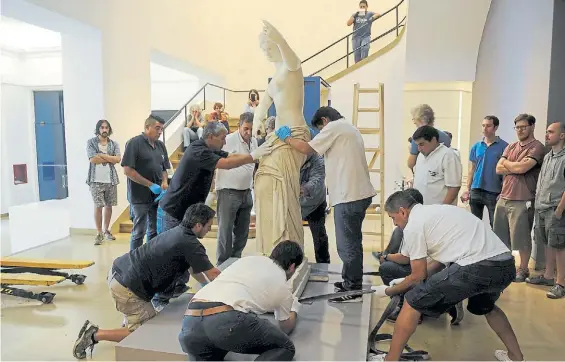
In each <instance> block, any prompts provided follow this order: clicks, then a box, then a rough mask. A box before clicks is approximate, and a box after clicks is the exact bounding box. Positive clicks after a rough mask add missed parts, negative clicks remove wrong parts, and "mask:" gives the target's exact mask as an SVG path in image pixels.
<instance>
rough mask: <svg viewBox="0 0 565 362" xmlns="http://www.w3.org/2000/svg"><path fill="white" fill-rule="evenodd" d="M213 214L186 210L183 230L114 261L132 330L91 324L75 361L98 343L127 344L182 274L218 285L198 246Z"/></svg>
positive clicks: (116, 286)
mask: <svg viewBox="0 0 565 362" xmlns="http://www.w3.org/2000/svg"><path fill="white" fill-rule="evenodd" d="M214 215H215V212H214V210H212V209H211V208H209V207H208V206H206V205H204V204H202V203H199V204H194V205H192V206H190V207H189V208H188V209H187V210H186V213H185V214H184V218H183V220H182V222H181V224H180V225H179V226H177V227H174V228H172V229H170V230H168V231H166V232H164V233H161V234H159V235H157V236H156V237H154V238H153V239H151V242H150V243H145V244H143V245H142V246H140V247H138V248H135V249H133V250H132V251H130V252H129V253H127V254H124V255H122V256H120V257H119V258H117V259H116V260H114V263H113V265H112V267H111V268H110V270H109V272H108V278H107V281H108V286H109V287H110V293H111V294H112V298H114V301H115V303H116V309H117V310H118V311H119V312H121V313H123V314H124V315H125V317H126V319H127V327H124V328H119V329H99V328H98V326H97V325H94V324H92V323H90V322H89V321H86V322H85V323H84V325H83V327H82V329H81V330H80V332H79V336H78V339H77V340H76V342H75V345H74V348H73V355H74V357H75V358H79V359H82V358H85V357H86V350H87V349H90V351H91V353H92V350H93V349H94V345H95V344H97V343H98V342H99V341H112V342H120V341H122V340H123V339H124V338H126V337H127V336H128V335H130V334H131V333H132V332H133V331H134V330H136V329H137V328H138V327H139V326H140V325H142V324H143V323H145V322H147V321H148V320H150V319H151V318H153V317H155V315H157V312H156V311H155V309H154V307H153V304H152V303H151V299H152V298H153V296H154V295H155V294H156V293H163V292H164V291H165V290H166V289H167V288H168V287H169V286H170V285H171V284H172V283H173V282H174V281H175V280H176V278H177V276H178V275H180V274H182V273H185V272H186V271H187V270H190V272H191V274H192V275H193V277H194V278H195V279H196V280H198V281H199V282H200V283H202V284H205V283H206V282H207V280H206V278H207V279H208V280H214V279H215V278H216V277H217V276H218V275H219V274H220V271H219V270H218V269H216V268H214V267H213V266H212V264H211V263H210V260H208V256H207V255H206V249H205V248H204V246H203V245H202V244H201V243H200V241H198V238H203V237H204V236H205V235H206V234H207V233H208V232H209V231H210V228H211V227H212V219H213V218H214ZM202 274H204V275H202Z"/></svg>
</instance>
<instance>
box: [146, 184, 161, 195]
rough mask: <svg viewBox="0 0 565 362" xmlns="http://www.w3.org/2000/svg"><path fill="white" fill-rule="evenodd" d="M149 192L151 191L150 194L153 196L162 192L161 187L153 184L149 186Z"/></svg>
mask: <svg viewBox="0 0 565 362" xmlns="http://www.w3.org/2000/svg"><path fill="white" fill-rule="evenodd" d="M149 190H151V192H152V193H154V194H155V195H159V194H160V193H161V192H162V191H163V190H161V186H159V185H157V184H153V185H151V186H149Z"/></svg>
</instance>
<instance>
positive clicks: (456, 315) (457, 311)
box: [448, 302, 465, 326]
mask: <svg viewBox="0 0 565 362" xmlns="http://www.w3.org/2000/svg"><path fill="white" fill-rule="evenodd" d="M448 312H449V315H450V316H451V325H452V326H456V325H458V324H459V322H461V321H462V320H463V317H464V316H465V311H464V310H463V302H459V303H457V304H455V306H453V307H452V308H451V309H450V310H449V311H448Z"/></svg>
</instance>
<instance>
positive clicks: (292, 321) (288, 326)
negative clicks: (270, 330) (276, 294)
mask: <svg viewBox="0 0 565 362" xmlns="http://www.w3.org/2000/svg"><path fill="white" fill-rule="evenodd" d="M297 316H298V315H297V314H296V312H290V317H289V318H288V319H287V320H285V321H279V327H280V328H281V330H282V331H283V332H284V333H285V334H287V335H288V334H290V333H291V332H292V331H293V330H294V327H296V317H297Z"/></svg>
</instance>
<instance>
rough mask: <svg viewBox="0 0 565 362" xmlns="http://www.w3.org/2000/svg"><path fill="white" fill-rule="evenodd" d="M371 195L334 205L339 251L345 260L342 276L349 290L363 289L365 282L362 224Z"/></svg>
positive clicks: (342, 259) (341, 257) (343, 260)
mask: <svg viewBox="0 0 565 362" xmlns="http://www.w3.org/2000/svg"><path fill="white" fill-rule="evenodd" d="M371 199H372V198H371V197H368V198H366V199H363V200H357V201H351V202H346V203H343V204H337V205H335V206H334V212H335V215H334V223H335V237H336V242H337V253H338V255H339V257H340V259H341V261H342V262H343V269H342V271H341V276H342V278H343V286H344V288H345V289H347V290H351V289H361V286H362V284H363V233H362V231H361V225H362V224H363V220H364V219H365V212H366V211H367V208H368V207H369V205H371Z"/></svg>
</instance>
